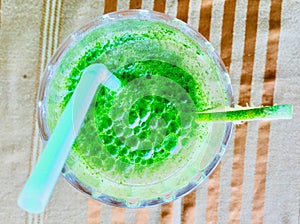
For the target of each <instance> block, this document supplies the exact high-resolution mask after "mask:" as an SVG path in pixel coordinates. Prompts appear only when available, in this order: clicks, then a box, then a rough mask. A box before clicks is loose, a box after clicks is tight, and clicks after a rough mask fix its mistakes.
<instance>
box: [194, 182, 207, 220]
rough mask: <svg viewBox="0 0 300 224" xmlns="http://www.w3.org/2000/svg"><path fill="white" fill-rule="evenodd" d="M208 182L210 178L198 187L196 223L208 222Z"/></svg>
mask: <svg viewBox="0 0 300 224" xmlns="http://www.w3.org/2000/svg"><path fill="white" fill-rule="evenodd" d="M207 183H208V179H206V180H205V182H203V183H202V184H201V185H200V187H198V189H197V192H196V212H195V223H206V204H207Z"/></svg>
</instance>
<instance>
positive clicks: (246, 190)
mask: <svg viewBox="0 0 300 224" xmlns="http://www.w3.org/2000/svg"><path fill="white" fill-rule="evenodd" d="M270 4H271V2H270V0H265V1H261V2H260V6H259V13H258V26H257V35H256V46H255V57H254V68H253V74H252V93H251V103H253V104H254V105H256V106H259V105H260V104H261V96H262V89H263V80H264V68H265V62H266V60H265V59H266V50H267V42H268V29H269V23H268V21H269V14H270ZM258 124H259V123H258V122H249V124H248V134H247V141H246V152H245V164H244V185H243V196H242V209H241V223H245V222H250V220H251V217H252V209H251V208H252V200H253V192H254V179H255V176H254V175H255V162H256V149H257V139H258V132H257V131H254V130H258ZM266 147H267V146H266Z"/></svg>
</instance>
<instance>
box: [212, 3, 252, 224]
mask: <svg viewBox="0 0 300 224" xmlns="http://www.w3.org/2000/svg"><path fill="white" fill-rule="evenodd" d="M246 17H247V1H244V0H238V1H237V2H236V9H235V18H234V27H233V43H232V56H231V65H230V79H231V83H232V88H233V94H234V99H235V102H236V103H237V100H238V98H239V89H240V77H241V75H240V74H241V71H242V65H243V54H244V41H245V22H246ZM234 138H235V136H234V131H233V133H232V137H231V140H230V143H229V146H228V148H227V151H226V152H225V155H224V158H223V159H222V170H221V178H220V199H219V207H218V211H219V212H218V220H219V221H220V222H224V221H227V219H225V220H224V218H227V217H228V216H229V214H228V211H229V209H230V192H231V177H232V163H233V157H234ZM244 179H245V178H244Z"/></svg>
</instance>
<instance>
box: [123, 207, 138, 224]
mask: <svg viewBox="0 0 300 224" xmlns="http://www.w3.org/2000/svg"><path fill="white" fill-rule="evenodd" d="M133 220H136V209H125V220H124V221H125V223H130V222H133Z"/></svg>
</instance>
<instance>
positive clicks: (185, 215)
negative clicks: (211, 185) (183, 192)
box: [181, 190, 196, 224]
mask: <svg viewBox="0 0 300 224" xmlns="http://www.w3.org/2000/svg"><path fill="white" fill-rule="evenodd" d="M182 201H183V204H182V207H183V208H182V219H181V223H186V224H189V223H194V222H195V210H196V190H194V191H192V192H191V193H189V194H188V195H187V196H185V197H184V198H183V199H182Z"/></svg>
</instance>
